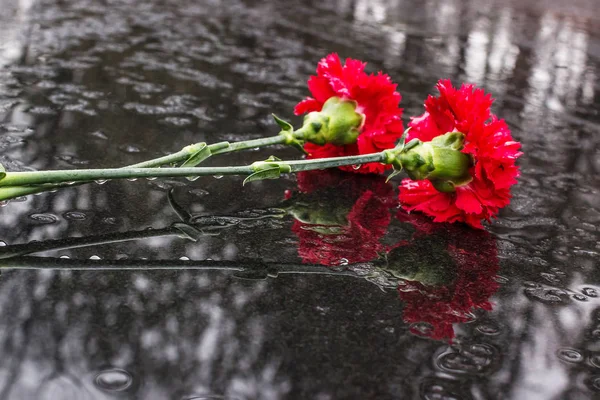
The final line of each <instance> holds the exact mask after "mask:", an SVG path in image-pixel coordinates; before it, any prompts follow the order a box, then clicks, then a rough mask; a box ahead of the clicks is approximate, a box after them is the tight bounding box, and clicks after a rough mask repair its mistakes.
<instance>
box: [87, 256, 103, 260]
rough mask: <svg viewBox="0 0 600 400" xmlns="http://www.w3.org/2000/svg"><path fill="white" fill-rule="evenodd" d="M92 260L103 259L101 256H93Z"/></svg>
mask: <svg viewBox="0 0 600 400" xmlns="http://www.w3.org/2000/svg"><path fill="white" fill-rule="evenodd" d="M90 260H101V258H100V257H98V256H91V257H90Z"/></svg>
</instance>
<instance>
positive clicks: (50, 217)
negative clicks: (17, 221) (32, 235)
mask: <svg viewBox="0 0 600 400" xmlns="http://www.w3.org/2000/svg"><path fill="white" fill-rule="evenodd" d="M29 218H31V219H32V220H34V221H36V222H39V223H42V224H54V223H55V222H58V217H57V216H56V215H54V214H31V215H30V216H29Z"/></svg>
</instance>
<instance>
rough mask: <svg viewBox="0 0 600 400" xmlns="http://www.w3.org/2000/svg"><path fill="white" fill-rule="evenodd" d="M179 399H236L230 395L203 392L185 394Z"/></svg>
mask: <svg viewBox="0 0 600 400" xmlns="http://www.w3.org/2000/svg"><path fill="white" fill-rule="evenodd" d="M181 400H237V399H234V398H232V397H225V396H220V395H218V394H203V395H200V396H186V397H183V398H182V399H181Z"/></svg>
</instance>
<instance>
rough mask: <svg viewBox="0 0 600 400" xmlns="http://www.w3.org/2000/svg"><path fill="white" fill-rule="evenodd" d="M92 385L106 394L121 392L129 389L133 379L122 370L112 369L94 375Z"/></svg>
mask: <svg viewBox="0 0 600 400" xmlns="http://www.w3.org/2000/svg"><path fill="white" fill-rule="evenodd" d="M94 384H95V385H96V387H98V388H99V389H102V390H104V391H107V392H122V391H125V390H127V389H129V388H130V387H131V385H132V384H133V377H132V376H131V374H130V373H129V372H127V371H125V370H123V369H119V368H112V369H107V370H104V371H101V372H99V373H98V374H96V377H95V378H94Z"/></svg>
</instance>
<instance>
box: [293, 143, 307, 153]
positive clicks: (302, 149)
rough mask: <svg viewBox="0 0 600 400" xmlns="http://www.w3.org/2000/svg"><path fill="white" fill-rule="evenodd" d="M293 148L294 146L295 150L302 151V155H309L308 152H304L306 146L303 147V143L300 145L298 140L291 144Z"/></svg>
mask: <svg viewBox="0 0 600 400" xmlns="http://www.w3.org/2000/svg"><path fill="white" fill-rule="evenodd" d="M291 146H292V147H293V148H295V149H298V150H300V151H301V152H302V153H304V154H305V155H308V151H306V150H304V146H303V145H302V143H300V142H299V141H297V140H294V141H293V142H292V143H291Z"/></svg>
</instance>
